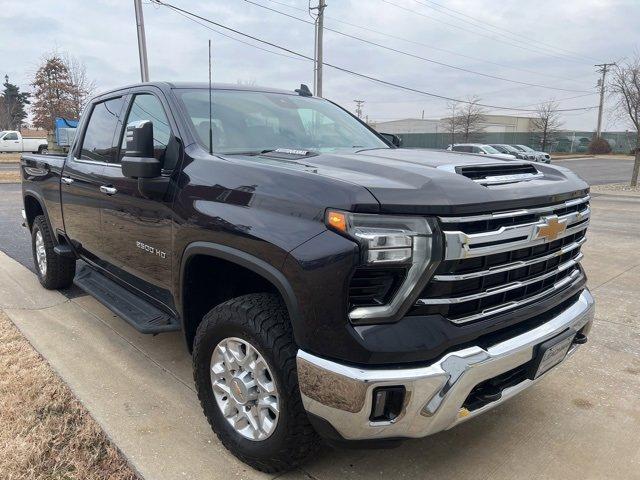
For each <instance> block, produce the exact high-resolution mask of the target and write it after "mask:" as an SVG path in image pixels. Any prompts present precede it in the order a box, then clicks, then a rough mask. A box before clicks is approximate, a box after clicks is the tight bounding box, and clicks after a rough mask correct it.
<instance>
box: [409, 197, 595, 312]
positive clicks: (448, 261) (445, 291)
mask: <svg viewBox="0 0 640 480" xmlns="http://www.w3.org/2000/svg"><path fill="white" fill-rule="evenodd" d="M590 214H591V212H590V209H589V197H588V196H586V197H583V198H580V199H576V200H570V201H567V202H564V203H561V204H554V205H549V206H546V207H539V208H531V209H519V210H513V211H505V212H496V213H491V214H484V215H474V216H467V217H441V218H440V222H441V226H442V229H443V233H444V237H445V242H446V243H445V254H444V260H443V261H442V263H441V264H440V265H439V267H438V269H437V271H436V273H435V275H434V277H433V279H432V280H431V281H430V282H429V284H428V285H427V286H426V287H425V288H424V290H423V291H422V292H421V294H420V296H419V298H418V300H417V301H416V304H415V306H414V308H413V309H412V311H411V312H410V314H420V315H429V314H440V315H443V316H445V317H446V318H448V319H449V320H451V321H452V322H454V323H466V322H471V321H474V320H480V319H483V318H487V317H490V316H493V315H497V314H499V313H504V312H507V311H509V310H513V309H516V308H518V307H521V306H525V305H527V304H530V303H532V302H534V301H536V300H539V299H542V298H545V297H548V296H552V295H554V294H556V293H558V292H559V291H561V290H563V289H565V288H567V287H569V286H570V285H573V284H575V283H576V282H579V281H581V280H582V279H583V277H584V274H583V271H582V269H581V267H580V264H579V262H580V260H581V259H582V253H581V252H580V248H581V246H582V244H583V243H584V242H585V241H586V238H585V233H586V229H587V226H588V224H589V219H590Z"/></svg>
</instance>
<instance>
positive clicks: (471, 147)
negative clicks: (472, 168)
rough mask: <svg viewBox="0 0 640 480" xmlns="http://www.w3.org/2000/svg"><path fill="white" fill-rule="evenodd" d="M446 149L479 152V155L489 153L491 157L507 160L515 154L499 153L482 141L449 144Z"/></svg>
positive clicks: (513, 158) (514, 157) (513, 157)
mask: <svg viewBox="0 0 640 480" xmlns="http://www.w3.org/2000/svg"><path fill="white" fill-rule="evenodd" d="M447 150H452V151H454V152H466V153H479V154H481V155H491V156H492V157H498V158H504V159H507V160H515V159H516V156H515V155H509V154H506V153H500V152H499V151H498V150H496V149H495V148H493V147H492V146H491V145H485V144H483V143H456V144H455V145H449V146H448V147H447Z"/></svg>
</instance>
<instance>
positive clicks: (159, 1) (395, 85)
mask: <svg viewBox="0 0 640 480" xmlns="http://www.w3.org/2000/svg"><path fill="white" fill-rule="evenodd" d="M152 1H153V2H155V3H157V4H158V5H162V6H164V7H167V8H170V9H171V10H173V11H176V12H182V13H184V14H186V15H189V16H190V17H194V18H197V19H200V20H202V21H205V22H207V23H211V24H212V25H215V26H217V27H219V28H222V29H225V30H228V31H230V32H233V33H235V34H237V35H241V36H243V37H246V38H250V39H251V40H254V41H256V42H259V43H263V44H265V45H269V46H271V47H273V48H277V49H278V50H282V51H285V52H287V53H290V54H292V55H295V56H297V57H300V58H303V59H306V60H309V61H313V57H310V56H308V55H305V54H303V53H300V52H296V51H295V50H291V49H290V48H287V47H283V46H281V45H278V44H276V43H273V42H270V41H268V40H264V39H261V38H258V37H256V36H254V35H250V34H248V33H245V32H242V31H240V30H237V29H235V28H232V27H228V26H226V25H223V24H222V23H219V22H216V21H214V20H210V19H208V18H206V17H203V16H201V15H198V14H196V13H193V12H190V11H188V10H185V9H183V8H180V7H177V6H175V5H172V4H170V3H167V2H164V1H162V0H152ZM214 31H215V30H214ZM229 38H233V39H234V40H236V39H235V38H234V37H229ZM242 43H245V42H242ZM248 45H251V46H255V45H252V44H248ZM256 48H259V47H256ZM261 50H264V51H267V52H269V53H275V52H272V51H270V50H267V49H263V48H261ZM323 65H325V66H327V67H330V68H333V69H335V70H338V71H340V72H344V73H348V74H350V75H353V76H356V77H359V78H364V79H367V80H370V81H372V82H375V83H379V84H381V85H386V86H388V87H392V88H397V89H400V90H405V91H408V92H413V93H418V94H421V95H425V96H428V97H433V98H439V99H441V100H449V101H453V102H458V103H474V102H470V101H467V100H462V99H458V98H453V97H447V96H445V95H439V94H436V93H431V92H427V91H425V90H420V89H417V88H413V87H408V86H406V85H401V84H398V83H394V82H389V81H387V80H383V79H381V78H377V77H372V76H370V75H366V74H364V73H360V72H356V71H353V70H350V69H348V68H345V67H341V66H338V65H334V64H332V63H329V62H323ZM474 104H475V105H479V106H481V107H486V108H493V109H496V110H514V111H523V112H527V111H528V112H535V111H536V110H525V109H520V108H512V107H503V106H498V105H488V104H482V103H474ZM593 108H597V106H595V107H582V108H572V109H563V110H557V111H558V112H569V111H577V110H590V109H593Z"/></svg>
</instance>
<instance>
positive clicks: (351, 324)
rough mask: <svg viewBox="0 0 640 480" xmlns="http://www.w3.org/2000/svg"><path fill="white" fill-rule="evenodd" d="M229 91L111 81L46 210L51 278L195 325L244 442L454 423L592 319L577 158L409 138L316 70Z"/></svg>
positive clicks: (47, 165)
mask: <svg viewBox="0 0 640 480" xmlns="http://www.w3.org/2000/svg"><path fill="white" fill-rule="evenodd" d="M211 93H212V98H213V99H212V102H211V103H210V101H209V87H208V86H206V85H201V84H175V83H144V84H139V85H133V86H129V87H125V88H121V89H118V90H113V91H110V92H108V93H104V94H102V95H100V96H98V97H96V98H94V99H93V100H92V101H91V102H90V103H89V105H88V107H87V109H86V111H85V113H84V114H83V116H82V120H81V123H80V126H79V130H78V135H77V136H76V139H75V143H74V145H73V146H72V148H71V150H70V152H69V154H68V156H67V157H66V158H65V157H57V156H52V155H30V154H25V155H23V157H22V161H21V172H22V178H23V184H22V186H23V197H24V216H25V224H26V225H27V226H28V228H29V229H30V231H31V237H32V243H33V256H34V261H35V266H36V270H37V274H38V277H39V279H40V282H41V283H42V285H43V286H44V287H45V288H49V289H59V288H64V287H67V286H69V285H70V284H71V283H72V282H75V283H76V284H77V285H79V286H80V287H81V288H82V289H84V290H85V291H86V292H88V293H89V294H91V295H93V296H94V297H95V298H96V299H98V300H99V301H100V302H102V303H104V304H105V305H106V306H107V307H109V308H110V309H111V310H112V311H113V312H115V313H116V314H118V315H119V316H120V317H121V318H122V319H123V320H125V321H127V322H129V323H130V324H131V325H132V326H133V327H134V328H136V329H138V330H139V331H141V332H144V333H151V334H156V333H160V332H167V331H174V330H180V331H182V332H183V333H184V339H185V342H186V347H187V348H188V349H189V351H191V352H192V355H193V368H194V379H195V384H196V387H197V391H198V396H199V398H200V401H201V403H202V407H203V410H204V414H205V415H206V417H207V418H208V420H209V422H210V423H211V426H212V427H213V429H214V430H215V432H216V433H217V435H218V436H219V438H220V439H221V441H222V442H223V444H224V445H225V446H226V447H227V448H228V449H229V450H231V451H232V452H233V453H234V454H235V455H237V456H238V457H239V458H241V459H242V460H243V461H245V462H247V463H248V464H250V465H252V466H254V467H255V468H258V469H261V470H264V471H269V472H274V471H280V470H285V469H289V468H292V467H293V466H295V465H297V464H299V463H300V462H302V461H304V459H305V458H307V457H308V456H309V455H310V454H311V453H312V452H313V451H314V448H315V446H316V445H317V443H318V440H319V439H320V438H324V439H326V440H328V441H330V442H334V443H341V444H351V445H363V444H371V445H372V446H376V445H377V446H383V445H387V444H390V443H394V442H397V441H399V440H401V439H407V438H417V437H423V436H426V435H429V434H432V433H435V432H438V431H441V430H446V429H449V428H451V427H454V426H455V425H458V424H459V423H461V422H463V421H466V420H469V419H471V418H473V417H475V416H477V415H479V414H482V413H483V412H485V411H487V410H488V409H490V408H492V407H494V406H496V405H499V404H500V403H501V402H503V401H505V400H507V399H508V398H510V397H512V396H514V395H515V394H517V393H518V392H520V391H522V390H524V389H525V388H527V387H529V386H531V385H532V384H534V383H535V382H537V381H538V380H540V379H541V378H542V377H544V376H545V375H546V374H547V372H549V370H551V369H552V368H554V367H556V366H557V365H558V364H560V363H562V362H563V361H564V360H565V359H566V358H567V357H568V356H569V355H571V354H572V353H573V352H574V351H575V350H576V348H577V347H578V346H579V345H580V344H583V343H584V342H586V340H587V334H588V332H589V329H590V327H591V323H592V319H593V312H594V302H593V298H592V296H591V294H590V293H589V290H588V289H587V288H586V278H585V273H584V270H583V269H582V267H581V265H580V260H581V258H582V253H581V251H580V249H581V245H582V244H583V243H584V242H585V232H586V229H587V225H588V223H589V218H590V210H589V187H588V185H587V184H586V183H585V182H584V181H583V180H581V179H580V178H579V177H577V176H576V175H575V174H573V173H572V172H570V171H569V170H567V169H563V168H558V167H553V166H549V165H544V164H533V163H530V162H522V161H518V160H504V159H500V158H494V157H492V156H491V155H472V154H467V153H456V152H447V151H436V150H420V149H402V148H396V147H395V146H394V145H392V143H391V142H387V141H386V140H385V138H386V137H383V136H382V135H379V134H377V133H376V132H375V131H373V130H372V129H370V128H369V127H368V126H367V125H366V124H365V123H363V122H361V121H359V120H358V119H357V118H356V117H354V116H353V115H351V114H350V113H348V112H347V111H345V110H343V109H342V108H340V107H339V106H337V105H335V104H333V103H331V102H329V101H327V100H324V99H321V98H314V97H312V96H311V94H310V93H309V92H308V89H306V88H304V87H302V88H300V89H298V90H296V91H295V92H287V91H278V90H273V89H257V88H253V87H252V88H245V87H240V86H224V85H219V86H214V88H213V89H212V92H211ZM210 106H211V114H210Z"/></svg>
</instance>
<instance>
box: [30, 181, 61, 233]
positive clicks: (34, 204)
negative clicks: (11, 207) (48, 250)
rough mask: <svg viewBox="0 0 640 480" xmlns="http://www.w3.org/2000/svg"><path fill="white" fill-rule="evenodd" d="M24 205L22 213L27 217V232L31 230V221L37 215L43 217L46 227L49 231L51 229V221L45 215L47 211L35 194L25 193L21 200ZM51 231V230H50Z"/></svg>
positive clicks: (47, 215)
mask: <svg viewBox="0 0 640 480" xmlns="http://www.w3.org/2000/svg"><path fill="white" fill-rule="evenodd" d="M23 203H24V213H25V215H26V217H27V219H26V221H27V227H28V228H29V231H31V229H32V228H33V221H34V220H35V218H36V217H37V216H38V215H44V218H45V219H46V220H47V225H48V226H49V229H51V221H50V220H49V214H48V213H47V209H46V208H45V207H44V201H43V200H42V198H40V195H38V194H37V193H35V192H32V191H27V192H25V193H24V198H23ZM52 231H53V230H52ZM53 237H54V239H55V241H57V238H56V235H55V234H54V235H53Z"/></svg>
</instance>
